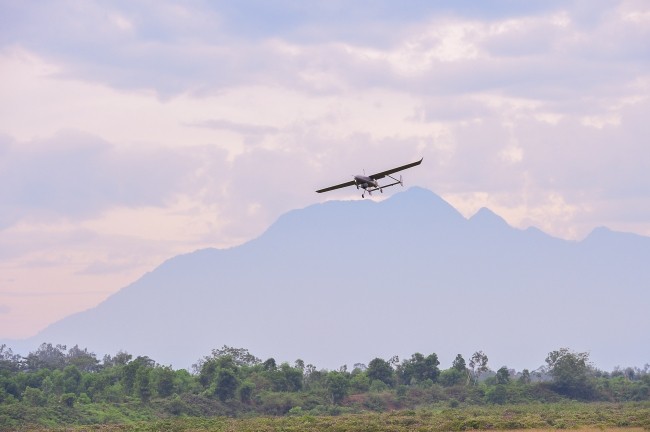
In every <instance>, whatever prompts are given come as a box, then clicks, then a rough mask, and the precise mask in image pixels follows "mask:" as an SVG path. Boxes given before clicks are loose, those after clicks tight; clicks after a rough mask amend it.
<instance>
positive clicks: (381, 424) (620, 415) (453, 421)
mask: <svg viewBox="0 0 650 432" xmlns="http://www.w3.org/2000/svg"><path fill="white" fill-rule="evenodd" d="M558 429H580V430H597V431H605V430H619V429H625V430H626V431H631V430H634V431H644V430H645V431H648V430H650V403H648V402H643V403H624V404H611V403H578V402H568V403H554V404H532V405H508V406H482V407H476V406H470V407H462V406H460V407H457V408H442V407H439V408H428V409H418V410H404V411H392V412H385V413H361V414H345V415H340V416H312V415H300V416H286V417H251V418H227V417H212V418H198V417H177V418H169V419H161V420H153V421H142V422H132V423H128V424H103V425H86V426H73V427H70V426H68V427H53V428H42V427H40V428H39V427H34V428H25V427H24V426H23V427H21V429H20V430H29V431H63V430H65V431H163V430H164V431H224V432H225V431H243V432H246V431H284V432H292V431H296V432H298V431H364V432H372V431H377V432H379V431H392V432H399V431H462V430H558Z"/></svg>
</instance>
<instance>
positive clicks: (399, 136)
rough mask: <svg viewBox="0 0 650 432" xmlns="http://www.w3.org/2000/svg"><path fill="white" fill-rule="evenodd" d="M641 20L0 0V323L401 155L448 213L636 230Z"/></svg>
mask: <svg viewBox="0 0 650 432" xmlns="http://www.w3.org/2000/svg"><path fill="white" fill-rule="evenodd" d="M649 40H650V3H649V2H647V1H644V0H638V1H634V0H632V1H624V0H622V1H615V0H607V1H600V0H589V1H587V0H574V1H571V0H569V1H554V0H544V1H536V0H531V1H526V2H522V1H514V0H493V1H481V2H476V1H419V0H412V1H407V2H394V1H390V0H375V1H371V0H358V1H354V2H350V1H341V0H327V1H325V0H324V1H297V0H275V1H261V0H260V1H256V0H248V1H247V0H244V1H237V2H234V1H183V2H174V1H166V0H161V1H145V0H143V1H119V0H118V1H90V0H89V1H67V0H61V1H24V2H16V1H12V0H0V78H1V79H0V338H25V337H29V336H32V335H34V334H36V333H37V332H38V331H39V330H41V329H43V328H44V327H46V326H47V325H48V324H50V323H52V322H54V321H56V320H58V319H61V318H63V317H65V316H67V315H69V314H71V313H74V312H77V311H81V310H85V309H88V308H91V307H93V306H95V305H97V304H98V303H99V302H101V301H103V300H104V299H106V298H107V297H108V296H110V295H111V294H112V293H114V292H116V291H118V290H119V289H120V288H122V287H124V286H126V285H128V284H129V283H131V282H133V281H135V280H136V279H137V278H139V277H140V276H142V275H143V274H145V273H146V272H148V271H151V270H152V269H154V268H155V267H156V266H157V265H159V264H160V263H162V262H163V261H164V260H166V259H168V258H171V257H173V256H175V255H178V254H181V253H187V252H191V251H194V250H196V249H200V248H205V247H219V248H226V247H232V246H237V245H239V244H242V243H244V242H246V241H248V240H250V239H252V238H255V237H257V236H259V235H260V234H261V233H262V232H264V230H265V229H266V228H268V227H269V226H270V225H271V224H272V223H273V222H274V221H275V220H276V219H277V218H278V217H279V216H280V215H281V214H283V213H285V212H287V211H289V210H292V209H295V208H302V207H305V206H308V205H310V204H314V203H318V202H322V201H324V200H328V199H361V197H360V196H359V195H360V194H358V193H357V191H356V190H355V189H353V188H352V189H351V190H339V191H335V192H330V193H329V194H322V195H321V194H315V193H314V191H315V190H316V189H320V188H322V187H325V186H329V185H331V184H337V183H341V182H344V181H347V180H348V179H350V175H352V174H358V173H362V172H364V171H367V172H368V173H370V172H376V171H383V170H385V169H388V168H392V167H393V166H397V165H403V164H406V163H409V162H412V161H415V160H418V159H420V158H421V157H423V158H424V162H423V164H422V165H421V166H420V167H418V168H416V169H412V170H409V171H405V172H404V173H403V175H404V177H405V183H406V185H407V186H408V185H418V186H421V187H425V188H427V189H430V190H432V191H434V192H435V193H437V194H438V195H440V196H441V197H443V198H444V199H445V200H447V201H448V202H449V203H451V204H452V205H453V206H455V207H456V208H458V210H459V211H460V212H461V213H463V215H465V216H466V217H469V216H471V215H472V214H474V213H475V212H476V211H478V209H480V208H481V207H488V208H490V209H492V210H493V211H495V212H496V213H498V214H499V215H501V216H502V217H503V218H505V219H506V220H507V221H508V223H509V224H511V225H512V226H515V227H519V228H527V227H529V226H536V227H538V228H540V229H542V230H543V231H545V232H547V233H549V234H552V235H554V236H557V237H560V238H564V239H569V240H581V239H583V238H585V237H586V236H587V235H588V234H589V232H591V230H593V229H594V228H596V227H599V226H607V227H609V228H611V229H614V230H617V231H625V232H632V233H637V234H640V235H645V236H650V145H649V144H648V138H647V137H648V136H650V124H649V123H650V122H649V121H648V119H650V43H648V41H649ZM394 192H395V191H394V190H393V191H390V193H394ZM373 199H380V198H373Z"/></svg>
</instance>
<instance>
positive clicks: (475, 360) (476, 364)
mask: <svg viewBox="0 0 650 432" xmlns="http://www.w3.org/2000/svg"><path fill="white" fill-rule="evenodd" d="M487 363H488V356H487V355H485V353H484V352H483V351H476V352H475V353H474V354H472V357H471V358H470V359H469V367H470V369H471V370H472V373H471V377H473V378H474V384H476V383H477V382H478V379H479V377H480V376H481V374H482V373H483V372H486V371H487V370H488V367H487ZM467 378H468V379H469V378H470V374H469V373H468V374H467Z"/></svg>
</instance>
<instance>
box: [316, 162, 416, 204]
mask: <svg viewBox="0 0 650 432" xmlns="http://www.w3.org/2000/svg"><path fill="white" fill-rule="evenodd" d="M422 159H424V158H422ZM422 159H420V160H419V161H417V162H412V163H410V164H406V165H402V166H400V167H397V168H393V169H389V170H386V171H382V172H378V173H376V174H371V175H369V176H366V175H365V174H364V175H359V174H357V175H355V176H353V177H354V180H352V181H349V182H345V183H341V184H337V185H335V186H330V187H326V188H324V189H319V190H317V191H316V192H318V193H323V192H329V191H331V190H334V189H340V188H344V187H348V186H356V187H357V189H359V188H361V189H363V190H364V191H363V193H362V194H361V198H365V197H366V192H368V195H370V196H372V193H373V192H375V191H377V190H378V191H379V192H381V193H384V189H385V188H387V187H391V186H395V185H402V186H404V183H403V182H402V176H401V175H400V176H399V180H397V179H396V178H395V177H393V176H392V175H391V174H394V173H396V172H398V171H402V170H405V169H408V168H413V167H414V166H417V165H420V164H421V163H422ZM386 176H388V177H390V178H391V179H393V180H394V182H393V183H389V184H387V185H383V186H380V185H379V182H378V181H377V180H379V179H382V178H384V177H386Z"/></svg>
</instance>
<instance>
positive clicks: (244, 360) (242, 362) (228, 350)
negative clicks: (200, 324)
mask: <svg viewBox="0 0 650 432" xmlns="http://www.w3.org/2000/svg"><path fill="white" fill-rule="evenodd" d="M226 356H228V357H230V358H231V359H232V360H233V362H234V363H235V364H236V365H237V366H254V365H256V364H260V363H261V362H262V360H260V359H259V358H257V357H255V356H254V355H253V354H251V353H250V352H248V350H247V349H245V348H233V347H229V346H228V345H224V346H223V347H222V348H221V349H213V350H212V357H213V358H219V357H226Z"/></svg>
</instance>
